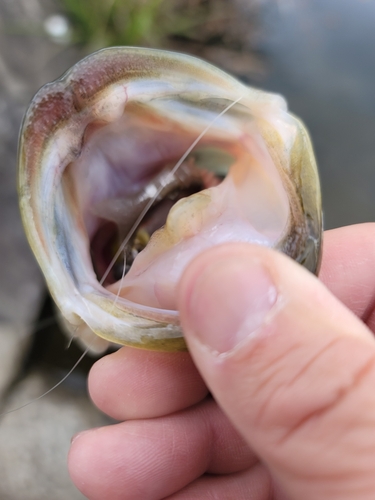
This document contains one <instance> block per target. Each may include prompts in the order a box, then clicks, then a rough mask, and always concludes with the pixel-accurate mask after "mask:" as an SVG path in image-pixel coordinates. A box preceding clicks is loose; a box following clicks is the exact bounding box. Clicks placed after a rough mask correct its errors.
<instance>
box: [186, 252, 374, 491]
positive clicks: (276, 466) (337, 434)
mask: <svg viewBox="0 0 375 500" xmlns="http://www.w3.org/2000/svg"><path fill="white" fill-rule="evenodd" d="M179 307H180V313H181V323H182V327H183V329H184V334H185V337H186V341H187V344H188V347H189V350H190V352H191V355H192V357H193V359H194V361H195V363H196V365H197V367H198V369H199V370H200V372H201V374H202V376H203V377H204V379H205V381H206V383H207V385H208V387H209V388H210V390H211V392H212V394H213V395H214V397H215V399H216V401H217V402H218V404H219V405H220V406H221V407H222V409H223V410H224V412H225V413H226V414H227V415H228V417H229V419H230V420H231V421H232V423H233V424H234V426H235V427H236V428H237V429H238V430H239V432H240V433H241V434H242V435H243V436H244V438H245V439H246V440H247V442H248V444H249V445H250V446H251V447H252V448H253V449H254V450H255V452H256V453H257V454H258V456H259V457H260V459H261V460H262V461H263V462H264V463H265V464H266V466H268V468H269V470H270V472H271V474H272V475H273V477H274V479H276V482H277V483H278V484H280V485H281V487H282V489H283V490H284V492H285V493H286V494H287V495H288V497H289V498H291V499H295V500H297V499H298V500H299V499H301V498H303V499H304V500H310V499H311V500H312V499H314V500H316V499H319V500H325V499H329V500H335V499H340V500H344V499H353V498H355V499H356V500H363V499H370V498H374V492H375V473H374V464H375V341H374V338H373V336H372V334H371V332H370V331H369V330H368V329H367V327H366V326H365V325H364V324H363V323H361V322H360V321H359V320H358V319H357V318H356V317H355V316H354V315H353V314H352V313H351V312H350V311H349V310H348V309H346V308H345V307H344V306H343V305H342V304H341V303H340V302H339V301H338V300H337V299H335V297H333V296H332V295H331V294H330V293H329V292H328V290H327V289H326V288H325V287H324V285H323V284H321V283H320V282H319V281H318V280H317V279H316V278H315V277H314V276H313V275H312V274H310V273H309V272H307V271H306V270H304V269H303V268H302V267H301V266H299V265H298V264H296V263H294V262H293V261H292V260H291V259H289V258H287V257H285V256H284V255H282V254H280V253H278V252H275V251H272V250H268V249H265V248H262V247H259V246H255V245H249V244H242V243H240V244H227V245H223V246H220V247H215V248H213V249H211V250H208V251H206V252H205V253H203V254H201V255H200V256H199V257H197V258H196V259H195V260H194V261H193V262H192V263H191V264H190V266H189V267H188V268H187V270H186V271H185V273H184V275H183V277H182V280H181V283H180V287H179Z"/></svg>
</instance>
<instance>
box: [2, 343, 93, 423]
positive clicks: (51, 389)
mask: <svg viewBox="0 0 375 500" xmlns="http://www.w3.org/2000/svg"><path fill="white" fill-rule="evenodd" d="M88 351H89V350H88V348H87V349H86V350H85V351H84V352H83V354H81V356H80V357H79V359H78V361H76V362H75V363H74V365H73V367H72V368H71V369H70V370H69V371H68V373H67V374H66V375H65V376H64V377H63V378H62V379H61V380H60V381H59V382H57V384H55V385H54V386H53V387H51V388H50V389H48V391H46V392H44V393H43V394H41V395H40V396H38V397H37V398H35V399H32V400H31V401H28V402H27V403H25V404H23V405H21V406H18V407H17V408H12V409H11V410H7V411H4V412H3V413H0V417H3V416H4V415H8V413H13V412H15V411H18V410H21V409H22V408H25V407H26V406H29V405H31V404H32V403H35V401H39V399H42V398H44V396H47V394H49V393H50V392H52V391H54V390H55V389H56V388H57V387H59V385H61V384H62V383H63V382H65V380H66V379H67V378H68V377H69V375H71V374H72V373H73V371H74V370H75V369H76V368H77V366H78V365H79V364H80V362H81V361H82V360H83V358H84V357H85V356H86V354H87V353H88Z"/></svg>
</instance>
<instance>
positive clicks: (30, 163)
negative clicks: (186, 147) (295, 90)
mask: <svg viewBox="0 0 375 500" xmlns="http://www.w3.org/2000/svg"><path fill="white" fill-rule="evenodd" d="M120 52H121V54H119V53H120ZM129 55H130V56H131V57H133V58H139V57H140V58H146V59H147V58H148V61H150V59H151V60H153V62H155V63H156V62H158V63H159V64H160V61H161V60H163V61H167V62H168V61H169V62H171V61H173V62H176V60H177V59H179V61H178V64H179V65H180V67H181V66H184V65H185V66H186V65H188V66H190V67H194V68H195V71H196V72H197V73H199V72H203V73H205V74H206V75H207V74H209V75H211V76H212V74H213V75H214V77H215V78H219V80H220V79H221V81H222V82H223V84H225V85H227V88H228V89H229V87H230V86H232V89H231V90H230V91H229V90H228V95H229V94H231V93H232V95H238V93H239V90H241V92H244V89H245V88H246V87H244V86H243V85H242V84H240V83H239V82H237V81H236V80H234V79H233V78H231V77H230V76H229V75H227V74H226V73H224V72H222V71H221V70H219V69H217V68H215V67H214V66H211V65H209V64H208V63H205V62H203V61H201V60H200V59H197V58H195V57H192V56H187V55H179V56H178V58H176V55H175V54H174V53H169V52H163V53H162V54H161V52H160V51H158V50H155V49H142V48H136V47H132V48H122V47H116V48H107V49H102V50H101V51H98V52H97V53H95V54H94V55H90V56H87V57H86V58H85V59H83V60H82V61H80V62H79V63H77V65H76V66H74V67H73V68H71V69H70V70H68V71H67V72H65V73H64V75H62V77H60V78H59V79H58V80H56V81H55V82H53V83H51V84H47V85H46V86H44V87H42V89H41V90H40V91H39V92H38V93H37V95H36V97H35V98H34V100H33V103H32V105H31V106H30V108H29V110H28V112H27V114H26V115H25V118H24V120H23V125H22V128H21V132H20V147H19V165H20V169H19V177H18V189H19V195H20V207H21V213H22V218H23V222H24V226H25V229H26V233H27V236H28V239H29V241H30V243H31V246H32V248H33V249H34V253H35V254H36V255H37V259H38V261H39V264H40V265H41V267H42V269H43V271H44V273H45V274H46V276H47V279H49V280H50V282H52V283H53V285H52V286H51V287H50V289H51V292H52V295H53V296H54V298H55V300H56V302H57V303H58V304H59V306H60V307H61V308H62V309H63V310H64V311H65V312H66V314H67V315H68V316H69V314H71V313H72V312H74V311H75V306H76V304H75V303H74V299H73V300H62V299H61V297H59V292H58V291H57V290H58V287H59V286H60V285H61V283H59V281H60V280H59V278H58V276H56V272H55V270H54V269H53V265H52V263H51V262H50V259H49V256H48V255H47V250H46V249H44V250H43V248H41V247H43V242H41V239H40V238H39V237H38V235H37V232H38V231H37V228H36V226H35V223H36V222H35V221H36V217H35V211H33V209H32V208H31V207H30V198H31V197H32V196H33V192H32V189H31V185H32V183H33V177H35V176H37V175H38V173H39V170H38V168H39V167H40V157H41V152H42V150H43V148H44V147H45V144H46V141H48V139H49V137H50V136H51V135H53V134H54V132H55V131H56V130H57V129H58V128H59V127H61V126H62V124H64V123H65V122H66V121H67V120H68V119H69V118H70V117H71V116H73V115H76V114H81V115H84V113H85V109H86V108H87V106H88V105H90V103H91V102H92V101H93V99H94V97H95V96H97V97H98V96H99V94H100V93H101V92H103V89H104V88H105V86H106V85H108V83H109V82H111V83H115V82H118V81H121V75H120V74H119V73H118V74H117V76H116V75H113V74H111V73H108V71H107V72H105V71H104V72H103V71H102V73H101V74H104V76H105V78H107V80H105V78H104V77H103V79H101V80H100V79H98V80H97V81H93V82H91V84H90V85H91V86H90V87H89V88H88V90H87V89H86V90H85V91H84V92H82V91H81V89H82V86H81V85H83V82H82V80H84V75H86V74H88V73H87V71H88V70H90V71H91V70H92V69H93V66H95V64H98V63H99V62H100V61H103V59H102V58H107V59H108V58H109V59H112V63H113V60H114V59H115V58H116V57H120V56H121V57H122V56H123V57H124V58H125V59H126V58H128V57H129ZM112 56H113V57H112ZM99 59H100V61H99ZM154 59H155V61H154ZM151 70H152V68H150V67H149V68H148V70H147V71H148V74H149V73H150V71H151ZM184 70H185V71H186V67H185V68H184ZM116 78H117V79H116ZM72 81H73V82H76V83H77V85H76V86H75V85H72ZM105 81H106V82H107V83H106V84H105V83H103V82H105ZM228 81H229V82H230V83H228ZM254 92H258V91H254ZM262 95H263V94H262V92H260V91H259V98H260V100H261V96H262ZM278 103H279V105H280V106H281V108H283V107H284V109H285V105H284V104H283V101H281V100H280V99H279V101H278ZM31 143H32V147H30V145H31ZM80 147H81V143H78V145H76V147H75V148H71V150H70V153H71V157H72V158H77V157H78V156H79V154H80ZM312 161H313V160H312ZM26 163H27V168H26ZM318 204H319V201H318ZM317 226H319V222H318V223H317ZM320 227H321V224H320ZM314 242H315V248H316V252H317V257H316V265H315V267H316V266H317V265H318V262H319V259H320V257H319V256H320V239H315V240H314ZM41 243H42V244H41ZM312 267H314V266H312ZM311 270H313V271H314V270H315V269H313V268H312V269H311ZM98 290H100V288H98V287H97V283H96V284H95V286H92V287H91V291H92V293H93V294H95V293H97V292H98ZM90 293H91V292H90ZM124 301H125V302H124ZM125 305H127V301H126V299H120V300H119V302H118V306H119V308H121V306H125ZM116 306H117V305H116ZM82 310H83V309H82ZM159 312H160V311H159V310H156V309H155V308H152V307H149V306H142V313H143V315H144V318H143V320H144V324H143V326H142V324H139V325H138V328H140V329H144V330H145V331H147V330H148V329H150V330H152V328H153V327H154V326H153V325H154V323H153V321H154V317H155V314H157V313H159ZM163 314H165V316H166V317H167V318H168V321H167V322H165V324H171V325H174V326H175V327H176V330H175V332H177V333H178V335H182V333H181V332H180V331H178V329H179V325H178V313H177V311H168V310H164V311H163ZM84 316H85V315H84V313H82V317H84ZM169 319H170V322H169ZM93 329H94V330H95V331H96V332H97V333H98V334H99V335H102V336H105V334H103V332H100V331H99V328H93ZM177 333H176V334H177Z"/></svg>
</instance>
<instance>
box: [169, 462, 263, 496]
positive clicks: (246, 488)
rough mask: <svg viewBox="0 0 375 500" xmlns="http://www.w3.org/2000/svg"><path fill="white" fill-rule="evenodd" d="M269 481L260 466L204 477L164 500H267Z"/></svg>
mask: <svg viewBox="0 0 375 500" xmlns="http://www.w3.org/2000/svg"><path fill="white" fill-rule="evenodd" d="M270 498H271V481H270V477H269V474H268V473H267V471H266V470H265V468H264V467H263V466H261V465H258V466H256V467H253V468H251V469H250V470H246V471H244V472H238V473H235V474H228V475H225V476H212V475H205V476H202V477H201V478H199V479H197V480H196V481H194V482H193V483H191V484H189V485H188V486H186V488H184V489H183V490H181V491H180V492H178V493H175V494H174V495H172V496H170V497H168V499H166V500H202V499H204V500H228V499H236V500H269V499H270Z"/></svg>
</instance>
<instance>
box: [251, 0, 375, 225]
mask: <svg viewBox="0 0 375 500" xmlns="http://www.w3.org/2000/svg"><path fill="white" fill-rule="evenodd" d="M264 19H265V31H264V35H265V36H264V39H263V42H262V47H261V48H262V50H264V51H265V53H266V54H267V55H268V57H269V62H270V72H269V75H268V78H267V80H266V82H265V85H263V84H262V86H265V87H266V88H268V89H269V90H273V91H277V92H280V93H282V94H283V95H284V96H285V97H286V98H287V100H288V102H289V105H290V109H291V110H292V111H293V112H295V113H296V114H297V115H298V116H300V117H301V118H302V119H303V120H304V121H305V123H306V124H307V126H308V128H309V130H310V132H311V135H312V139H313V143H314V146H315V151H316V156H317V160H318V164H319V169H320V172H321V179H322V190H323V201H324V212H325V226H326V227H327V228H332V227H337V226H342V225H347V224H352V223H357V222H364V221H372V220H374V218H375V193H374V190H375V189H374V188H375V50H374V47H375V2H374V1H373V0H367V1H366V0H279V1H278V2H276V0H273V2H268V3H267V6H266V8H265V9H264Z"/></svg>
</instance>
